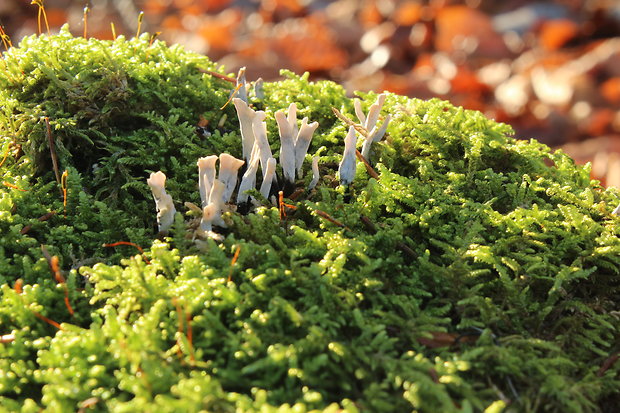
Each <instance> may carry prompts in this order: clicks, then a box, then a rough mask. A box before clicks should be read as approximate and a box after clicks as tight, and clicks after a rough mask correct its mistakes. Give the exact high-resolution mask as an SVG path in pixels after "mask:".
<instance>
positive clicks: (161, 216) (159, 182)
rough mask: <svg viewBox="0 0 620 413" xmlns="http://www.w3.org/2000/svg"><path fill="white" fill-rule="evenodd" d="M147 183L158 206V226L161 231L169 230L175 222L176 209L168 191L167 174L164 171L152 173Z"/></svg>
mask: <svg viewBox="0 0 620 413" xmlns="http://www.w3.org/2000/svg"><path fill="white" fill-rule="evenodd" d="M146 183H147V184H148V185H149V186H150V187H151V192H152V193H153V198H154V199H155V206H156V208H157V227H158V230H159V232H162V233H165V232H167V231H168V230H169V229H170V227H171V226H172V223H173V222H174V214H175V213H176V209H175V208H174V203H173V202H172V197H171V196H170V195H169V194H167V193H166V189H165V187H166V175H165V174H164V173H163V172H162V171H157V172H153V173H151V175H150V177H149V178H148V179H147V180H146Z"/></svg>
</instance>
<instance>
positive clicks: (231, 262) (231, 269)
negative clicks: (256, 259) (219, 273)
mask: <svg viewBox="0 0 620 413" xmlns="http://www.w3.org/2000/svg"><path fill="white" fill-rule="evenodd" d="M240 252H241V245H237V248H236V249H235V253H234V254H233V257H232V260H231V261H230V270H229V271H228V282H230V281H232V274H233V267H234V266H235V263H236V262H237V259H238V258H239V253H240Z"/></svg>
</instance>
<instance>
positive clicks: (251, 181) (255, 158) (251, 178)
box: [237, 146, 260, 204]
mask: <svg viewBox="0 0 620 413" xmlns="http://www.w3.org/2000/svg"><path fill="white" fill-rule="evenodd" d="M254 148H255V149H256V150H255V151H253V152H252V159H251V161H250V165H249V166H248V169H247V170H246V171H245V173H244V174H243V178H241V183H240V184H239V191H238V193H237V204H242V203H245V202H248V198H249V197H250V196H249V195H248V194H247V193H246V192H247V191H249V190H250V189H253V188H254V187H255V186H256V173H257V172H258V165H259V162H260V156H259V154H258V146H255V147H254Z"/></svg>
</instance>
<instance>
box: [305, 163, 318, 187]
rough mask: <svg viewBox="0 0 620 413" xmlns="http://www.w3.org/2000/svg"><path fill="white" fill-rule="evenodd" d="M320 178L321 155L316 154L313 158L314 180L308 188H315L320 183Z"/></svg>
mask: <svg viewBox="0 0 620 413" xmlns="http://www.w3.org/2000/svg"><path fill="white" fill-rule="evenodd" d="M319 178H320V176H319V157H318V156H314V157H313V158H312V181H310V184H309V185H308V190H312V189H314V187H315V186H316V184H318V183H319Z"/></svg>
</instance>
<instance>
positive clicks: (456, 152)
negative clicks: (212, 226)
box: [0, 29, 620, 412]
mask: <svg viewBox="0 0 620 413" xmlns="http://www.w3.org/2000/svg"><path fill="white" fill-rule="evenodd" d="M0 62H1V65H0V72H1V73H0V105H1V107H2V111H1V112H0V137H1V138H0V139H1V140H0V150H1V151H2V159H4V161H3V162H2V164H1V166H0V170H1V171H2V175H3V185H2V186H1V187H0V283H1V284H2V287H0V326H1V329H0V334H2V335H7V336H6V337H7V338H4V336H3V341H6V342H5V343H2V344H0V371H1V372H2V374H0V406H2V408H3V409H8V410H20V409H21V410H22V411H38V410H39V409H45V410H47V411H71V410H78V409H80V408H85V407H87V406H91V407H92V408H93V409H94V410H97V411H151V410H156V409H159V410H161V411H200V410H208V411H258V410H260V411H289V410H290V411H296V412H303V411H311V410H320V411H328V412H329V411H334V412H335V411H340V409H343V410H344V411H349V412H355V411H386V412H388V411H412V410H415V411H422V412H436V411H445V412H449V411H482V410H485V409H487V408H488V411H502V410H507V411H558V412H559V411H562V412H566V411H573V412H585V411H605V409H609V408H611V407H612V406H614V405H615V403H616V402H617V400H618V397H619V395H618V388H620V387H619V386H620V380H619V379H618V371H619V370H618V369H619V366H618V363H616V364H611V363H610V361H611V360H613V355H614V354H616V355H617V352H618V350H619V348H618V347H619V345H620V342H619V338H618V328H620V320H619V318H618V314H617V302H618V301H619V300H620V289H619V270H620V240H619V238H618V235H619V234H618V231H619V229H618V228H619V225H618V224H619V221H618V220H619V218H618V217H617V216H615V215H613V214H611V211H612V210H613V209H614V207H615V206H616V205H617V204H618V202H619V201H620V196H619V194H618V192H617V191H616V190H615V189H604V188H602V187H601V186H600V185H599V183H598V182H595V181H590V179H589V171H588V169H587V168H586V167H581V166H577V165H575V164H574V162H573V161H572V160H571V159H570V158H568V157H567V156H566V155H565V154H563V153H562V152H560V151H556V152H553V151H551V150H550V149H549V148H548V147H546V146H545V145H542V144H540V143H537V142H536V141H534V140H532V141H530V142H523V141H516V140H514V139H513V138H511V137H510V135H511V129H510V127H509V126H507V125H503V124H498V123H495V122H493V121H491V120H488V119H486V118H485V117H484V116H483V115H482V114H480V113H478V112H472V111H466V110H463V109H462V108H457V107H454V106H452V105H451V104H450V103H448V102H444V101H440V100H430V101H421V100H418V99H409V98H405V97H402V96H397V95H392V94H388V97H387V99H386V103H385V105H384V108H383V111H382V113H383V115H387V114H390V115H391V116H392V117H393V120H392V122H391V124H390V126H389V128H388V131H387V132H388V135H389V136H388V137H387V138H386V139H384V141H383V142H381V143H379V144H375V145H374V146H373V152H372V154H371V157H370V161H371V163H372V164H373V165H374V167H375V169H376V171H377V173H378V176H377V177H376V178H371V177H369V176H368V174H367V172H366V170H365V168H364V167H363V166H362V165H361V164H359V165H358V168H357V174H356V179H355V180H354V182H353V184H352V185H350V186H349V187H347V188H343V187H341V186H338V184H337V181H336V178H335V176H336V170H337V168H338V162H339V161H340V157H341V154H342V150H343V138H344V136H345V134H346V130H347V125H345V124H344V123H343V122H342V121H341V120H340V119H339V118H338V117H336V116H335V115H334V113H333V112H332V109H331V108H332V107H334V108H336V109H338V110H339V111H340V112H342V113H343V114H344V115H345V116H348V117H350V118H353V115H352V114H353V105H352V103H351V100H350V99H349V98H348V97H347V96H346V94H345V92H344V90H343V89H342V87H340V86H339V85H336V84H334V83H332V82H325V81H322V82H310V81H309V80H308V78H307V76H302V77H298V76H296V75H293V74H291V73H286V78H285V79H284V80H281V81H278V82H267V83H266V84H265V97H264V99H257V98H256V97H252V99H251V103H252V104H253V105H254V106H255V107H256V108H259V109H262V110H265V112H266V113H267V123H268V129H269V131H270V132H271V133H270V137H273V136H274V135H275V131H276V125H275V121H274V119H273V113H274V112H275V111H277V110H280V109H284V108H286V107H287V106H288V104H289V103H291V102H295V103H297V105H298V107H299V108H300V114H301V115H302V116H308V117H309V118H310V120H311V121H318V122H319V123H320V127H319V130H318V131H317V133H315V137H314V139H313V141H312V144H311V146H310V150H309V157H310V156H312V155H318V156H319V157H320V165H321V176H322V177H321V180H320V182H319V184H318V186H317V189H316V190H315V191H312V192H310V193H304V194H303V195H302V196H301V198H297V199H296V200H294V201H293V200H287V201H286V203H288V204H291V205H293V206H294V207H295V209H288V208H286V209H285V212H286V216H281V214H280V211H278V209H277V208H273V207H271V206H269V204H268V203H267V202H266V200H264V201H265V203H264V206H262V207H260V208H258V209H256V210H254V211H253V212H250V213H248V214H241V213H239V212H232V213H229V214H228V215H227V218H226V219H227V220H228V222H229V228H228V229H227V230H226V233H225V239H224V241H223V242H221V243H217V242H215V241H213V240H203V241H199V242H194V241H192V239H191V238H190V237H189V235H191V222H190V221H191V220H190V215H191V213H190V211H187V210H186V208H185V207H183V205H182V202H183V201H190V202H194V203H196V204H198V203H199V195H198V191H197V190H196V186H197V171H196V166H195V165H196V160H197V158H198V157H201V156H206V155H209V154H219V153H220V152H222V151H227V152H229V153H231V154H233V155H236V156H240V152H241V145H240V133H239V125H238V124H237V121H236V115H235V113H234V109H233V108H232V105H230V106H227V107H226V108H225V109H223V110H222V109H220V107H221V106H223V105H224V103H225V102H226V100H227V99H228V95H229V93H230V90H231V88H232V86H231V85H230V84H228V83H226V82H225V81H222V80H220V79H219V78H217V77H214V76H212V74H211V73H210V72H214V71H218V70H219V69H217V66H216V65H215V64H214V63H212V62H210V61H209V60H208V59H207V58H206V57H202V56H198V55H195V54H193V53H190V52H186V51H184V50H183V49H182V48H180V47H178V46H172V47H168V46H166V45H165V44H163V43H162V42H159V41H155V42H153V43H152V44H151V42H150V36H149V35H147V34H145V35H142V36H141V37H140V38H137V39H130V40H128V39H125V38H122V37H119V38H118V39H116V40H115V41H99V40H95V39H88V40H86V39H82V38H74V37H72V36H71V35H70V34H69V32H68V30H66V29H65V30H63V31H62V32H61V33H60V34H59V35H57V36H51V37H48V36H39V37H35V36H33V37H29V38H26V39H24V41H23V42H22V43H21V45H20V46H19V47H17V48H13V49H10V50H9V51H8V52H6V53H5V54H4V55H3V59H2V60H1V61H0ZM362 98H363V101H364V103H363V104H364V107H365V110H366V109H367V107H368V106H369V105H370V104H371V103H372V102H373V101H374V98H375V95H374V94H372V93H371V94H366V95H363V96H362ZM201 117H202V118H204V119H205V120H206V121H208V124H207V126H206V129H207V131H208V134H203V133H195V130H194V129H195V125H197V124H198V122H199V119H200V118H201ZM46 119H47V120H48V121H49V125H50V131H49V132H48V130H47V124H46ZM201 125H204V121H203V122H202V123H201ZM50 138H51V141H52V142H53V144H52V145H51V146H52V147H53V148H54V149H55V150H56V153H57V159H58V168H57V169H58V172H59V173H62V172H63V171H66V172H67V178H66V185H64V186H63V185H61V184H60V183H59V182H57V179H56V176H55V172H54V166H53V164H52V162H51V159H52V155H51V151H50V150H51V148H50ZM271 139H272V140H274V142H272V150H273V152H274V153H277V150H276V149H277V147H278V143H277V142H275V139H273V138H271ZM360 143H361V142H360ZM5 155H6V156H5ZM156 170H162V171H164V172H165V173H166V174H167V176H168V187H167V190H168V191H169V193H170V194H171V195H172V197H173V199H174V200H175V202H177V210H178V211H181V212H182V213H183V214H182V213H179V214H178V215H177V217H176V221H175V224H174V226H173V229H172V230H171V232H170V236H169V237H166V238H163V239H161V240H158V239H156V238H157V234H156V233H155V232H156V222H155V210H154V205H153V201H152V198H151V196H150V193H149V191H148V187H147V185H146V178H147V177H148V175H149V173H150V172H153V171H156ZM305 175H306V181H308V179H309V176H308V175H309V174H308V173H306V174H305ZM306 183H307V182H306ZM299 184H300V185H302V184H303V183H302V182H301V181H300V182H299ZM63 187H64V189H65V192H66V202H65V198H64V197H63ZM184 214H185V215H184ZM326 216H328V217H330V218H329V219H326ZM118 241H129V242H133V243H135V244H138V245H141V246H142V247H144V248H145V252H144V254H139V253H138V252H137V251H136V250H135V249H133V247H131V246H128V245H123V244H118V245H115V246H112V247H110V246H104V244H114V243H116V242H118ZM42 245H43V246H44V247H42ZM46 253H47V254H48V257H46V256H45V254H46ZM52 257H58V260H59V269H60V272H61V273H62V274H61V276H63V277H65V278H66V282H62V279H59V278H58V274H57V272H56V271H55V267H54V265H53V262H52V260H51V258H52ZM55 278H56V279H55ZM22 283H23V287H20V285H21V284H22ZM67 303H69V305H67ZM72 312H73V313H72ZM45 320H48V321H47V322H46V321H45ZM53 322H57V323H61V324H60V329H58V328H57V327H55V326H54V325H53ZM8 335H12V336H11V337H9V336H8ZM610 357H611V358H610Z"/></svg>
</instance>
